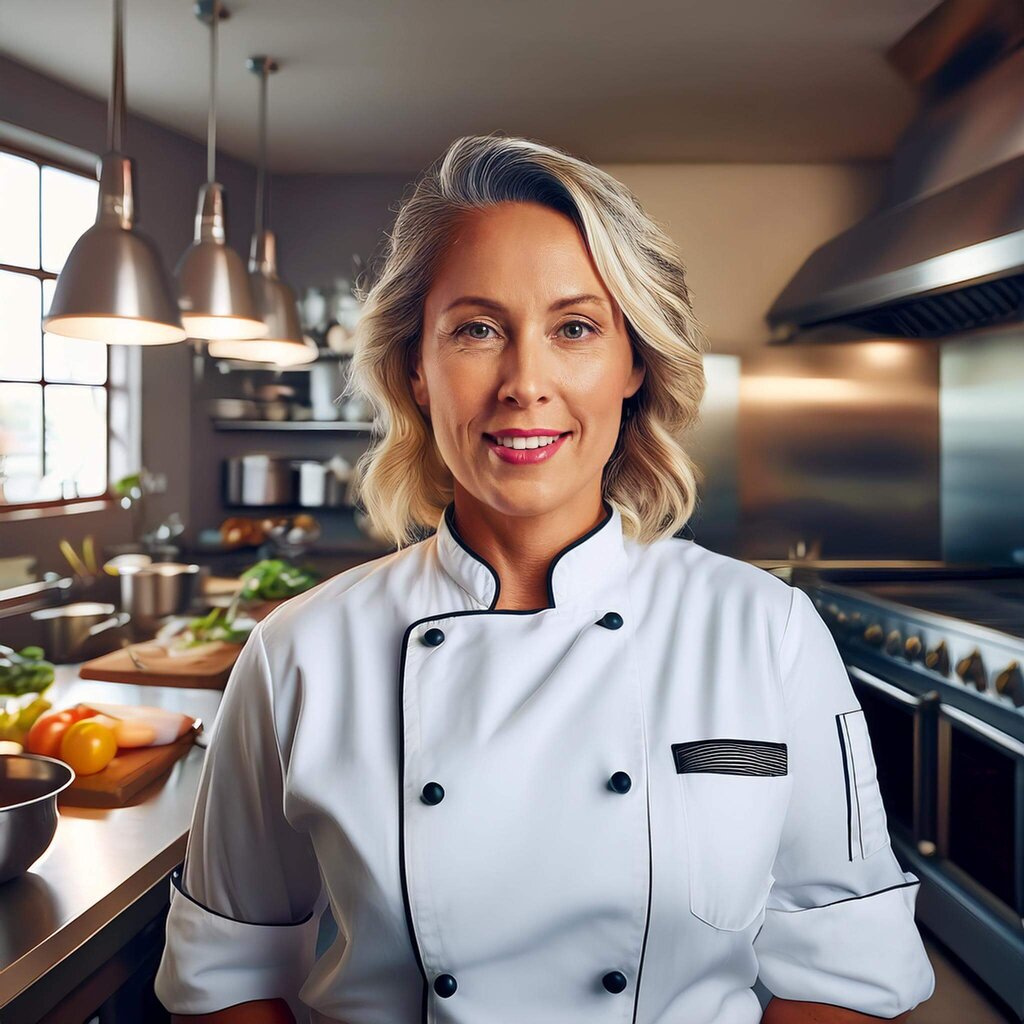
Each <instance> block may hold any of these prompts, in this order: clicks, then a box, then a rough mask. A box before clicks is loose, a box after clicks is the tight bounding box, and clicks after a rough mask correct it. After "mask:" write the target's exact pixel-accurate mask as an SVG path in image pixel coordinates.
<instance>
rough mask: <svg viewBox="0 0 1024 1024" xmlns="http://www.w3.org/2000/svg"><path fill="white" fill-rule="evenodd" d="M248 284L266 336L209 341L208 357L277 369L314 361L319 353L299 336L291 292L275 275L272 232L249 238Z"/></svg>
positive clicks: (298, 323) (274, 242) (300, 331)
mask: <svg viewBox="0 0 1024 1024" xmlns="http://www.w3.org/2000/svg"><path fill="white" fill-rule="evenodd" d="M249 281H250V284H251V285H252V293H253V298H254V299H255V300H256V310H257V312H258V313H259V315H260V316H261V317H262V318H263V322H264V324H265V325H266V327H267V331H268V333H267V335H266V337H263V338H244V339H241V338H239V339H233V340H229V339H224V340H219V341H211V342H210V345H209V352H210V355H211V356H214V357H216V358H220V359H247V360H251V361H253V362H258V363H274V364H275V365H277V366H299V365H301V364H303V363H312V362H314V361H315V360H316V358H317V356H318V354H319V352H318V350H317V347H316V344H315V343H314V342H313V341H312V339H309V338H306V336H305V335H304V334H303V333H302V325H301V323H300V322H299V309H298V304H297V303H296V299H295V293H294V292H293V291H292V290H291V288H289V287H288V285H287V284H285V282H284V281H282V280H281V279H280V278H279V277H278V276H277V252H276V241H275V238H274V233H273V232H272V231H262V232H260V233H259V234H257V235H254V236H253V240H252V250H251V256H250V258H249Z"/></svg>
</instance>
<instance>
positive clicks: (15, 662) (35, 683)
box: [0, 647, 54, 697]
mask: <svg viewBox="0 0 1024 1024" xmlns="http://www.w3.org/2000/svg"><path fill="white" fill-rule="evenodd" d="M53 679H54V672H53V665H51V664H50V662H48V661H44V660H43V649H42V648H41V647H25V648H23V649H22V650H21V651H14V650H12V649H11V648H10V647H0V695H7V696H14V697H21V696H23V695H24V694H26V693H43V692H44V691H45V690H46V689H47V687H49V686H50V684H51V683H52V682H53Z"/></svg>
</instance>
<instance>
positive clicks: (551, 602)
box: [444, 497, 613, 611]
mask: <svg viewBox="0 0 1024 1024" xmlns="http://www.w3.org/2000/svg"><path fill="white" fill-rule="evenodd" d="M601 505H602V506H603V507H604V510H605V517H604V519H602V520H601V522H599V523H598V524H597V525H596V526H594V527H592V528H591V529H589V530H587V532H586V533H585V534H583V536H582V537H577V538H576V540H574V541H572V543H570V544H566V546H565V547H564V548H562V549H561V550H560V551H558V552H557V553H556V554H555V556H554V558H552V559H551V563H550V565H548V572H547V581H546V583H547V592H548V603H547V607H548V608H554V607H555V591H554V586H553V579H554V573H555V566H556V565H557V564H558V561H559V559H560V558H561V557H562V556H563V555H564V554H566V553H567V552H569V551H572V549H573V548H575V547H577V546H579V545H580V544H582V543H583V542H584V541H585V540H589V539H590V538H591V537H593V536H594V534H595V533H597V532H598V531H599V530H601V529H603V528H604V527H605V526H607V525H608V523H609V522H611V518H612V511H613V509H612V505H611V502H609V501H608V499H607V498H604V497H602V498H601ZM444 518H445V522H446V523H447V524H448V529H449V530H450V531H451V535H452V537H453V538H454V539H455V541H456V542H457V543H458V545H459V547H460V548H462V550H463V551H465V552H466V554H467V555H470V556H471V557H472V558H475V559H476V560H477V561H478V562H479V563H480V564H481V565H482V566H483V567H484V568H485V569H486V570H487V571H488V572H489V573H490V574H491V576H493V577H494V598H493V600H492V601H491V603H490V606H489V607H488V609H487V610H488V611H499V610H502V609H498V608H497V604H498V596H499V594H501V579H500V578H499V576H498V572H497V570H496V569H495V568H494V566H493V565H491V563H490V562H488V561H487V559H486V558H484V557H483V555H481V554H479V553H478V552H476V551H474V550H473V549H472V548H471V547H470V546H469V544H467V543H466V540H465V538H464V537H463V536H462V534H460V533H459V531H458V530H457V529H456V527H455V499H454V498H452V500H451V501H449V502H448V504H447V505H445V508H444ZM517 610H518V609H517ZM528 610H529V611H534V610H536V611H543V610H544V609H542V608H537V609H528Z"/></svg>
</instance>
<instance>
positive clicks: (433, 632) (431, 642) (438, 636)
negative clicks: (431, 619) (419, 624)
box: [423, 626, 444, 647]
mask: <svg viewBox="0 0 1024 1024" xmlns="http://www.w3.org/2000/svg"><path fill="white" fill-rule="evenodd" d="M423 642H424V643H425V644H426V645H427V646H428V647H437V646H439V645H440V644H443V643H444V630H443V629H438V628H437V626H431V627H430V629H428V630H427V631H426V633H424V634H423Z"/></svg>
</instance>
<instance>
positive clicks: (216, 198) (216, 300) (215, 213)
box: [177, 182, 268, 341]
mask: <svg viewBox="0 0 1024 1024" xmlns="http://www.w3.org/2000/svg"><path fill="white" fill-rule="evenodd" d="M177 278H178V304H179V305H180V306H181V319H182V323H183V324H184V325H185V331H186V332H187V333H188V336H189V337H190V338H205V339H208V340H211V341H212V340H215V339H222V338H253V337H263V336H265V335H266V333H267V330H268V328H267V325H266V324H265V323H264V322H263V320H262V319H261V318H260V316H259V313H258V312H257V310H256V304H255V302H254V301H253V295H252V290H251V289H250V287H249V275H248V274H247V273H246V271H245V265H244V264H243V263H242V260H241V257H240V256H239V255H238V253H236V252H235V251H234V250H233V249H231V248H229V247H228V245H227V244H226V242H225V230H224V193H223V189H222V188H221V186H220V184H218V183H217V182H209V183H207V184H206V185H204V186H203V187H202V189H201V190H200V193H199V209H198V212H197V213H196V232H195V241H194V242H193V243H192V245H190V246H189V247H188V249H186V250H185V254H184V255H183V256H182V258H181V261H180V262H179V264H178V269H177Z"/></svg>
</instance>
